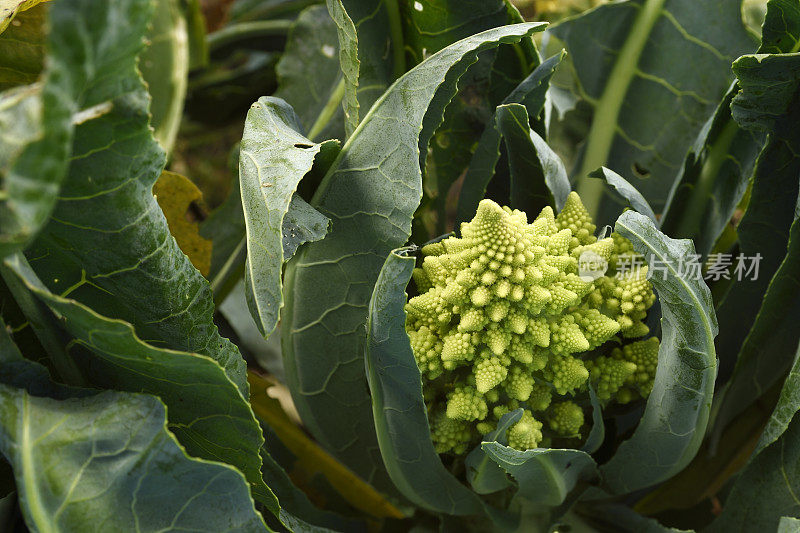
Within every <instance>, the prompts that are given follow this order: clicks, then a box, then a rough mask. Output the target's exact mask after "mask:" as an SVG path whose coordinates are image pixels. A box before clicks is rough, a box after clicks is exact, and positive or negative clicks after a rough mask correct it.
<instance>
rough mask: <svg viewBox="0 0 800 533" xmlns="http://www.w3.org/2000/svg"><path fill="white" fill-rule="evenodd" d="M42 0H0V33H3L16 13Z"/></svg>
mask: <svg viewBox="0 0 800 533" xmlns="http://www.w3.org/2000/svg"><path fill="white" fill-rule="evenodd" d="M41 2H42V0H21V1H20V0H0V32H3V31H4V30H5V29H6V28H7V27H8V25H9V23H11V19H13V18H14V17H15V16H16V14H17V13H19V12H21V11H25V10H26V9H30V8H32V7H33V6H35V5H36V4H39V3H41Z"/></svg>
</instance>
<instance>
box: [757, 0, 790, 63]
mask: <svg viewBox="0 0 800 533" xmlns="http://www.w3.org/2000/svg"><path fill="white" fill-rule="evenodd" d="M758 51H759V53H762V54H791V53H794V52H800V5H798V4H797V2H795V1H794V0H769V1H768V2H767V14H766V17H765V19H764V25H763V26H762V27H761V47H760V48H759V49H758Z"/></svg>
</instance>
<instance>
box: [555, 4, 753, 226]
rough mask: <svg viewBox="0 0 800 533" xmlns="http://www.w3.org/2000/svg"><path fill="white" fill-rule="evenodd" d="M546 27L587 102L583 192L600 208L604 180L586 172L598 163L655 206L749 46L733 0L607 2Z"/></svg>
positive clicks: (589, 203) (594, 208)
mask: <svg viewBox="0 0 800 533" xmlns="http://www.w3.org/2000/svg"><path fill="white" fill-rule="evenodd" d="M709 21H713V24H711V23H709ZM552 32H553V34H554V35H555V36H556V37H558V38H559V39H561V40H563V41H565V42H566V45H567V51H568V52H569V53H570V56H571V58H572V61H573V63H574V65H575V71H576V72H577V76H578V83H579V89H580V92H581V94H580V95H581V97H582V98H583V99H584V100H585V101H586V102H588V103H589V104H590V105H591V106H592V107H593V108H594V117H593V119H592V124H591V128H590V130H589V133H588V135H587V137H586V145H585V147H584V153H583V156H582V159H581V162H580V168H579V169H578V172H577V174H576V176H575V178H576V179H578V180H580V181H579V187H578V192H579V193H580V195H581V198H582V199H583V200H584V202H585V203H586V204H587V207H588V208H589V211H590V212H592V213H593V214H596V213H597V212H598V204H599V201H600V195H601V194H602V184H601V183H599V182H597V181H594V180H587V179H585V178H586V176H587V175H588V174H589V172H591V171H593V170H595V169H597V168H599V167H601V166H605V167H607V168H610V169H611V170H614V171H615V172H618V173H619V174H621V175H622V176H623V177H625V179H627V180H628V181H630V182H631V183H632V184H633V186H634V187H635V188H636V189H638V190H639V191H641V192H642V194H643V195H644V197H645V198H647V200H648V201H649V202H650V205H652V206H653V208H654V209H655V210H656V211H660V210H661V208H662V207H663V206H664V202H665V200H666V199H667V194H668V193H669V190H670V188H671V186H672V183H673V181H674V179H675V176H676V174H677V171H678V169H679V167H680V164H681V161H683V159H684V156H685V154H686V151H687V149H688V148H689V146H690V145H691V142H692V139H694V138H695V137H696V136H697V134H698V132H699V131H700V129H701V128H702V126H703V124H704V123H705V122H706V120H707V119H708V117H709V116H710V115H711V114H712V113H713V111H714V109H715V108H716V106H717V102H718V101H719V99H720V98H721V97H722V96H723V94H724V93H725V91H726V90H727V89H728V87H729V86H730V83H731V81H732V77H731V74H730V64H731V62H732V61H733V60H734V59H735V58H736V57H738V56H740V55H742V54H744V53H747V52H750V51H752V50H753V49H755V46H756V43H755V42H754V39H753V38H752V36H750V35H749V34H748V33H747V31H746V29H745V27H744V24H743V22H742V15H741V1H740V0H709V1H704V2H695V3H690V4H689V3H686V2H683V1H682V0H627V1H624V2H612V3H609V4H605V5H601V6H599V7H598V8H596V9H593V10H591V11H587V12H586V13H584V14H582V15H579V16H578V17H575V18H571V19H567V20H566V21H564V22H562V23H561V24H559V25H558V26H556V27H555V28H553V30H552ZM677 58H680V59H679V60H678V59H677Z"/></svg>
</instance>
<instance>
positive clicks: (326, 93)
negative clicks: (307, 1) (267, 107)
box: [275, 6, 344, 139]
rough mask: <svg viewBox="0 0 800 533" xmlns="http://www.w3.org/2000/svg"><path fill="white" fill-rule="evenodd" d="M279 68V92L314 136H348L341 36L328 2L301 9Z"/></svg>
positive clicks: (320, 137) (305, 128)
mask: <svg viewBox="0 0 800 533" xmlns="http://www.w3.org/2000/svg"><path fill="white" fill-rule="evenodd" d="M275 71H276V72H277V74H278V81H279V83H280V86H279V87H278V90H277V91H276V92H275V96H277V97H278V98H282V99H284V100H286V101H287V102H289V104H290V105H291V106H292V107H293V108H294V109H295V111H296V112H297V115H298V116H299V117H300V123H301V124H302V125H303V128H304V131H305V132H306V134H307V135H308V137H309V138H310V139H331V138H339V139H343V138H344V129H343V127H344V122H343V120H344V116H343V113H342V106H341V102H342V97H343V93H344V78H343V77H342V74H341V71H340V70H339V40H338V37H337V32H336V25H335V24H334V23H333V20H332V19H331V16H330V14H329V13H328V10H327V9H325V6H312V7H309V8H308V9H305V10H304V11H302V12H301V13H300V15H299V16H298V17H297V20H296V21H295V22H294V24H292V29H291V30H290V31H289V35H288V37H287V38H286V48H285V49H284V52H283V54H282V55H281V59H280V61H278V64H277V65H276V67H275Z"/></svg>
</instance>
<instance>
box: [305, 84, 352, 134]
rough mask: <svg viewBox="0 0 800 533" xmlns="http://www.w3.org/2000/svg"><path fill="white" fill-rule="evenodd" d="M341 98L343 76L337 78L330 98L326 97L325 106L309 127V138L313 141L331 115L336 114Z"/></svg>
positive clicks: (342, 95) (342, 94) (342, 93)
mask: <svg viewBox="0 0 800 533" xmlns="http://www.w3.org/2000/svg"><path fill="white" fill-rule="evenodd" d="M342 98H344V76H342V77H341V78H340V79H339V83H338V84H337V85H336V88H335V89H334V90H333V92H332V93H331V96H330V98H328V102H327V103H326V104H325V107H323V108H322V111H321V112H320V114H319V116H318V117H317V120H315V121H314V124H313V125H312V126H311V129H309V130H308V138H309V139H311V140H312V141H314V140H316V137H317V135H319V134H320V133H322V130H323V129H324V128H325V126H327V125H328V123H329V122H330V121H331V119H332V118H333V116H334V115H335V114H336V110H337V109H338V107H339V105H340V104H341V103H342Z"/></svg>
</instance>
